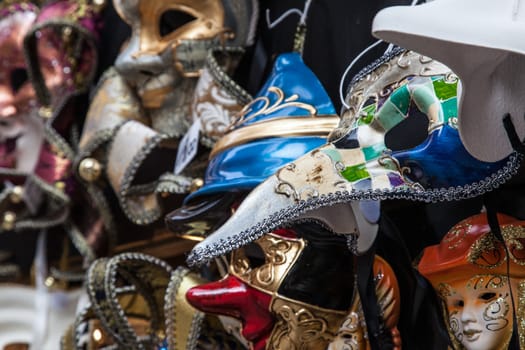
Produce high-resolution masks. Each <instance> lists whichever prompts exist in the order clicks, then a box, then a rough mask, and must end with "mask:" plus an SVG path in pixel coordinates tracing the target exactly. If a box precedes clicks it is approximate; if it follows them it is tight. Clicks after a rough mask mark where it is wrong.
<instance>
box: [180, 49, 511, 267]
mask: <svg viewBox="0 0 525 350" xmlns="http://www.w3.org/2000/svg"><path fill="white" fill-rule="evenodd" d="M456 89H457V78H455V77H454V75H453V73H452V72H451V71H450V70H449V69H448V68H447V67H445V66H444V65H442V64H440V63H438V62H435V61H433V60H431V59H429V58H427V57H423V56H421V55H419V54H416V53H413V52H406V51H404V50H401V49H397V50H394V51H392V52H390V53H389V54H387V55H385V56H383V57H382V58H380V59H379V60H378V61H376V62H375V63H374V64H372V65H371V66H369V67H367V68H366V69H365V70H363V71H362V72H361V73H360V74H358V75H357V77H356V78H355V79H354V80H353V82H352V84H351V87H350V89H349V93H348V96H347V103H349V105H350V106H351V108H350V109H349V110H347V111H343V118H342V120H341V123H340V125H339V127H338V128H337V129H336V130H334V131H333V133H332V135H331V137H330V142H329V143H328V144H326V145H324V146H322V147H319V148H317V149H315V150H313V151H311V152H309V153H308V154H306V155H304V156H302V157H301V158H299V159H297V160H296V161H293V162H291V163H290V164H288V165H286V166H284V167H283V168H281V169H279V170H278V171H277V172H276V173H275V175H273V176H271V177H269V178H268V179H267V180H266V181H265V182H264V183H262V184H261V185H260V186H259V187H258V188H256V189H255V190H254V191H252V192H251V193H250V195H249V196H248V197H247V198H246V199H245V200H244V202H243V204H242V205H241V206H240V207H239V209H238V210H237V212H236V213H235V215H234V216H233V217H232V218H231V219H230V220H229V221H228V222H226V223H225V224H224V225H223V226H222V227H221V228H220V229H218V230H217V231H216V232H215V233H214V234H212V235H211V236H209V237H208V239H207V240H205V241H204V242H201V243H199V244H198V245H197V246H196V247H195V248H194V249H193V251H192V253H191V254H190V256H189V258H188V262H189V263H190V264H195V263H202V262H204V261H207V260H209V259H211V258H213V257H215V256H217V255H221V254H225V253H227V252H228V251H231V250H232V249H235V248H237V247H239V246H240V245H241V244H243V243H242V242H244V243H245V242H247V241H251V240H254V239H257V238H258V237H260V236H261V235H262V234H264V233H265V232H269V231H271V230H273V229H275V228H277V227H282V226H284V225H289V224H291V223H292V222H294V221H296V220H304V219H305V218H315V219H316V220H319V221H323V222H324V223H325V224H326V225H327V226H328V227H330V228H331V230H332V231H333V232H335V233H346V234H354V235H359V236H360V237H359V239H358V240H357V247H355V248H354V249H355V251H356V252H362V251H363V249H362V248H360V243H359V242H360V241H361V240H367V239H368V240H371V241H373V237H372V239H370V237H371V236H372V235H373V231H372V230H368V229H363V227H365V228H366V221H368V220H363V215H362V214H361V213H360V210H359V209H358V208H357V207H356V206H355V203H356V202H355V201H361V202H362V201H368V200H380V199H388V198H405V199H412V200H420V201H426V202H431V201H443V200H452V199H460V198H468V197H472V196H476V195H479V194H482V193H484V192H485V191H488V190H491V189H492V188H494V187H497V186H498V185H500V184H501V183H503V182H504V181H506V180H507V179H508V178H510V177H511V175H513V174H514V173H515V172H516V169H517V166H518V163H519V162H518V157H517V156H516V155H512V156H511V157H510V158H509V159H506V160H503V161H500V162H498V163H485V162H481V161H478V160H476V159H474V158H473V157H472V156H470V155H469V154H468V153H467V152H466V150H465V149H464V147H463V146H462V144H461V142H460V139H459V136H458V132H457V130H456V128H455V122H456V118H457V110H456ZM417 115H421V116H423V117H424V118H425V119H426V120H427V121H428V132H427V134H428V135H427V137H426V139H425V140H424V141H423V142H422V143H421V144H419V145H417V146H415V147H409V148H407V149H403V150H391V149H389V148H388V147H387V145H386V144H385V143H386V141H385V139H386V134H387V133H388V132H392V131H393V130H395V129H396V127H399V126H400V125H401V124H402V122H403V121H405V120H412V119H413V118H415V117H416V116H417ZM449 173H452V174H453V176H449V175H448V174H449ZM352 202H353V203H354V207H352V208H350V206H352V205H353V204H352ZM261 203H264V206H261ZM341 206H342V207H345V206H346V207H345V208H343V210H345V212H346V213H350V214H346V215H343V216H341V215H337V216H334V215H332V217H329V215H330V212H331V211H333V210H335V209H336V208H337V209H338V210H341ZM352 215H353V216H354V217H353V218H350V217H351V216H352ZM337 218H339V219H337ZM341 219H347V220H346V222H344V224H343V225H342V224H341V222H340V221H341ZM365 219H366V217H365ZM363 222H364V224H363ZM360 231H361V232H360ZM362 246H363V247H365V248H364V249H365V250H366V249H367V248H366V246H368V244H367V245H362Z"/></svg>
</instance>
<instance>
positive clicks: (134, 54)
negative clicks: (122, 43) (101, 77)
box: [115, 38, 170, 86]
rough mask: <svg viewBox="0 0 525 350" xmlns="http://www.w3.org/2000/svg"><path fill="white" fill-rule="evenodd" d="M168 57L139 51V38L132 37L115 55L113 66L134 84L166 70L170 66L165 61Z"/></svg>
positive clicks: (138, 83)
mask: <svg viewBox="0 0 525 350" xmlns="http://www.w3.org/2000/svg"><path fill="white" fill-rule="evenodd" d="M167 51H170V50H167ZM168 58H169V55H166V54H162V53H160V52H159V53H150V52H141V51H140V47H139V39H138V38H132V39H131V40H130V42H129V44H128V46H127V47H126V48H125V49H124V50H123V51H122V52H121V54H120V55H119V56H118V57H117V60H116V61H115V68H116V69H117V71H118V72H119V73H120V74H122V76H123V77H124V78H125V79H126V80H127V81H128V82H129V83H130V84H131V85H135V86H136V85H141V84H142V83H144V82H145V81H147V80H148V79H150V78H152V77H154V76H158V75H160V74H162V73H164V72H165V71H166V70H168V69H169V68H170V67H169V62H166V60H167V59H168Z"/></svg>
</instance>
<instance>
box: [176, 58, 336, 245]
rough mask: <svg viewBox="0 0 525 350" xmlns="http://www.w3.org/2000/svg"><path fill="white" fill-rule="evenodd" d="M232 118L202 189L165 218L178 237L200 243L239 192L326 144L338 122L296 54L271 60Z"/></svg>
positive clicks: (223, 217)
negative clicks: (269, 68) (258, 84)
mask: <svg viewBox="0 0 525 350" xmlns="http://www.w3.org/2000/svg"><path fill="white" fill-rule="evenodd" d="M204 117H205V116H201V120H204ZM234 117H235V118H233V120H232V121H231V123H230V125H229V126H226V127H225V129H226V131H227V132H226V133H225V134H224V136H223V137H222V138H220V139H219V140H218V141H217V143H215V145H214V147H213V149H212V151H211V154H210V162H209V163H208V167H207V169H206V175H205V178H204V186H202V187H201V188H200V189H198V190H197V191H195V192H193V193H191V194H190V195H189V196H188V197H186V199H185V201H184V205H183V206H182V207H181V208H178V209H176V210H175V211H173V212H172V213H170V214H168V216H167V218H166V222H167V224H168V227H169V228H170V229H171V230H172V231H173V232H175V233H177V234H179V235H184V236H185V237H189V236H191V238H193V239H203V238H204V237H205V236H206V235H208V234H209V233H210V232H212V231H213V229H214V228H217V227H219V226H220V225H221V224H222V223H224V221H225V220H226V219H227V218H228V217H229V216H230V215H231V211H230V209H231V208H230V206H231V204H232V202H234V201H238V200H239V198H240V197H241V196H240V195H239V193H246V192H248V191H250V190H251V189H253V188H254V187H256V186H257V185H258V184H260V183H261V182H263V181H264V180H265V179H266V178H267V177H268V176H270V175H271V174H273V173H274V172H275V171H276V170H277V169H278V168H280V167H281V166H283V165H285V164H287V163H289V162H291V161H293V160H295V159H297V158H298V157H300V156H302V155H303V154H305V153H306V152H308V151H310V150H312V149H315V148H316V147H319V146H320V145H322V144H324V143H325V142H326V136H327V135H328V133H329V132H330V131H331V130H332V129H333V128H334V127H335V126H336V125H337V123H338V122H339V117H338V116H337V114H336V113H335V109H334V107H333V105H332V102H331V101H330V98H329V97H328V94H327V93H326V91H325V90H324V87H323V86H322V84H321V83H320V81H319V80H318V79H317V77H316V76H315V74H314V73H313V72H312V71H311V70H310V69H309V68H308V67H307V66H306V64H305V63H304V62H303V60H302V58H301V56H300V55H299V54H298V53H295V52H294V53H283V54H281V55H279V56H278V57H277V58H276V59H275V62H274V65H273V69H272V72H271V73H270V75H269V76H268V78H267V80H266V82H265V84H264V85H263V87H262V88H261V89H260V91H259V92H258V93H257V95H256V96H255V98H254V99H253V100H252V101H251V102H249V103H247V104H245V105H244V107H243V108H242V109H241V110H240V111H239V113H237V114H235V115H234ZM223 125H224V124H223ZM217 126H220V124H219V123H217Z"/></svg>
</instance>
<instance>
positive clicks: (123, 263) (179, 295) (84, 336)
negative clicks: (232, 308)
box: [61, 253, 245, 350]
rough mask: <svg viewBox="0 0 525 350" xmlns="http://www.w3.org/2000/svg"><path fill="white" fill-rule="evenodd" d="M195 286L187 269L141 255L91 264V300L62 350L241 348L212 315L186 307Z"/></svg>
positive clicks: (65, 338)
mask: <svg viewBox="0 0 525 350" xmlns="http://www.w3.org/2000/svg"><path fill="white" fill-rule="evenodd" d="M106 278H107V280H106ZM200 283H203V280H202V278H201V277H199V276H197V275H196V274H195V273H193V272H190V271H189V270H188V269H186V268H184V267H182V266H179V267H178V268H176V269H172V268H171V267H170V266H169V265H168V264H166V263H165V262H163V261H161V260H159V259H157V258H155V257H153V256H149V255H146V254H140V253H124V254H120V255H116V256H114V257H112V258H110V259H107V258H103V259H99V260H96V261H95V262H94V263H93V264H92V266H91V268H90V270H89V273H88V278H87V284H88V288H87V289H88V294H89V299H90V302H89V303H88V304H87V305H86V306H85V307H84V308H83V309H82V311H81V312H79V313H78V314H77V317H76V319H75V322H74V323H73V324H72V325H71V326H70V327H69V328H68V330H67V331H66V332H65V334H64V335H63V337H62V341H61V349H62V350H76V349H78V350H80V349H107V348H108V347H115V346H118V347H122V348H125V349H170V350H184V349H196V348H209V347H212V346H216V345H217V344H220V345H221V346H223V347H224V348H226V349H232V350H233V349H245V348H244V347H242V346H241V345H240V344H239V343H238V342H236V341H235V340H234V339H231V336H229V335H228V334H227V332H226V330H225V329H224V328H222V326H221V324H220V322H219V321H218V320H217V318H216V317H214V316H208V315H204V314H203V313H202V312H200V311H198V310H196V309H194V308H193V307H192V306H191V305H189V304H188V302H187V301H186V299H185V294H186V292H187V290H188V289H190V288H191V287H193V286H195V285H198V284H200Z"/></svg>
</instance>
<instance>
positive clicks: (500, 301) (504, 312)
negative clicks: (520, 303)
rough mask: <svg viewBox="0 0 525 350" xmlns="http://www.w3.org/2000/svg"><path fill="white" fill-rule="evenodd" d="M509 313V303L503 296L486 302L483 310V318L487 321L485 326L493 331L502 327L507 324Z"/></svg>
mask: <svg viewBox="0 0 525 350" xmlns="http://www.w3.org/2000/svg"><path fill="white" fill-rule="evenodd" d="M509 313H510V306H509V303H507V301H506V300H505V299H504V298H503V297H499V298H497V299H495V300H493V301H491V302H490V303H487V304H486V306H485V309H484V311H483V319H484V320H485V321H487V324H486V328H487V329H488V330H489V331H493V332H497V331H500V330H502V329H504V328H505V327H507V325H508V324H509Z"/></svg>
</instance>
